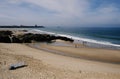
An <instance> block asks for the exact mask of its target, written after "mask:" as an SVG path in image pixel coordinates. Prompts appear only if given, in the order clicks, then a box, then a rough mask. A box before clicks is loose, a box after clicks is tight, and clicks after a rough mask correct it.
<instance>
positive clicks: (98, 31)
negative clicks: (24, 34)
mask: <svg viewBox="0 0 120 79" xmlns="http://www.w3.org/2000/svg"><path fill="white" fill-rule="evenodd" d="M35 30H36V31H39V32H44V33H45V32H46V33H50V34H55V35H61V36H66V37H69V38H72V39H75V40H76V42H77V43H78V42H79V43H82V42H83V41H85V42H87V45H88V46H93V47H103V48H105V47H108V48H116V47H117V48H118V49H119V48H120V27H45V28H39V29H34V31H35Z"/></svg>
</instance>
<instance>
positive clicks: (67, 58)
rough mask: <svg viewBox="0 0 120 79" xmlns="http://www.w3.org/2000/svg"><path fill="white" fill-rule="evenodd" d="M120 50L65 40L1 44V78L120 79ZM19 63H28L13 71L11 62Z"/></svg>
mask: <svg viewBox="0 0 120 79" xmlns="http://www.w3.org/2000/svg"><path fill="white" fill-rule="evenodd" d="M14 33H15V34H18V35H19V34H24V33H29V31H27V32H26V31H25V32H24V31H22V30H15V31H14ZM34 33H35V32H34ZM26 44H30V45H33V46H32V47H29V46H28V45H26ZM36 47H37V49H36ZM45 49H47V51H46V50H45ZM52 51H54V52H52ZM61 52H62V53H63V55H61V54H60V53H61ZM119 52H120V50H112V49H110V50H109V49H102V48H101V49H99V48H91V47H87V46H85V45H82V44H76V43H71V42H66V41H63V40H56V41H54V43H40V44H39V43H37V42H32V43H0V78H2V79H16V78H17V79H38V78H41V79H47V78H49V79H66V78H68V79H90V78H91V79H99V78H100V79H119V78H120V53H119ZM75 56H78V58H76V57H75ZM19 62H25V64H27V65H28V66H27V67H23V68H19V69H16V70H12V71H11V70H9V67H10V65H11V64H15V63H19ZM116 63H117V64H116Z"/></svg>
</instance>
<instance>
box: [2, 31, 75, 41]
mask: <svg viewBox="0 0 120 79" xmlns="http://www.w3.org/2000/svg"><path fill="white" fill-rule="evenodd" d="M56 39H61V40H64V41H70V42H73V40H72V39H71V38H67V37H62V36H54V35H50V34H33V33H28V34H23V35H17V36H13V35H12V32H11V31H9V32H8V31H7V32H6V31H4V32H3V31H2V32H1V31H0V42H5V43H11V42H12V43H31V42H32V41H36V42H52V41H53V40H56ZM11 40H12V41H11Z"/></svg>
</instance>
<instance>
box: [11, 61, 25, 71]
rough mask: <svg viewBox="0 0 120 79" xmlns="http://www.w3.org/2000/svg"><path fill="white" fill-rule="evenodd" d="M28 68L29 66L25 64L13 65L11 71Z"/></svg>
mask: <svg viewBox="0 0 120 79" xmlns="http://www.w3.org/2000/svg"><path fill="white" fill-rule="evenodd" d="M26 66H27V65H26V64H25V63H24V62H20V63H16V64H12V65H11V66H10V68H9V70H15V69H18V68H22V67H26Z"/></svg>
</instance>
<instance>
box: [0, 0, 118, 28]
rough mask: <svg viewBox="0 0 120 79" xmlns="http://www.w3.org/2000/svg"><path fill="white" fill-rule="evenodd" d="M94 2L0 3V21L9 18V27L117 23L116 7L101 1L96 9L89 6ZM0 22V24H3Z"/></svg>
mask: <svg viewBox="0 0 120 79" xmlns="http://www.w3.org/2000/svg"><path fill="white" fill-rule="evenodd" d="M94 1H95V0H91V1H90V0H2V1H1V2H0V9H1V10H0V18H3V19H7V18H9V19H11V21H9V22H8V23H11V24H14V23H16V24H22V23H24V24H28V25H29V24H43V25H63V26H70V25H71V26H73V25H89V24H91V25H92V24H119V23H120V19H119V18H118V17H120V9H119V7H118V5H116V4H113V3H107V2H106V3H104V2H103V3H102V2H101V3H99V5H98V6H94V7H93V5H95V4H96V2H94ZM97 4H98V3H97ZM97 4H96V5H97ZM6 21H8V20H6ZM1 22H2V23H3V21H1ZM1 22H0V23H1ZM2 23H1V24H2ZM6 23H7V22H6Z"/></svg>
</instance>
